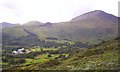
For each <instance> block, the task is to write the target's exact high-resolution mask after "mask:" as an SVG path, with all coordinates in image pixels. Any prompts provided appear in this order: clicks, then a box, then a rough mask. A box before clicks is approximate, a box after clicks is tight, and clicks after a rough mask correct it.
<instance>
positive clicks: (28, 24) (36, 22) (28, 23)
mask: <svg viewBox="0 0 120 72" xmlns="http://www.w3.org/2000/svg"><path fill="white" fill-rule="evenodd" d="M43 24H44V23H41V22H39V21H30V22H27V23H25V24H24V25H23V26H39V25H43Z"/></svg>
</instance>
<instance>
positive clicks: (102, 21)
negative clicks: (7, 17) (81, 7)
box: [3, 10, 118, 43]
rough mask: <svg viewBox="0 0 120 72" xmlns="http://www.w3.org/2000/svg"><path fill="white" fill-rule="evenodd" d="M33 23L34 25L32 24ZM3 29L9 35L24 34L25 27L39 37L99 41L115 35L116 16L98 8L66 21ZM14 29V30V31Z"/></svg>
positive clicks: (116, 32) (116, 30)
mask: <svg viewBox="0 0 120 72" xmlns="http://www.w3.org/2000/svg"><path fill="white" fill-rule="evenodd" d="M34 25H35V26H34ZM17 28H18V27H15V28H14V29H13V28H9V29H4V30H3V32H4V33H6V34H10V33H11V34H10V35H11V36H12V35H14V36H17V35H18V34H17V33H19V34H20V36H24V35H25V34H24V33H26V32H25V31H24V30H23V29H26V30H28V31H30V32H32V33H34V34H36V35H38V37H39V38H40V39H46V38H47V37H52V38H58V39H68V40H72V41H81V42H90V43H99V42H100V40H104V39H109V38H113V37H116V36H117V34H118V18H117V17H115V16H113V15H111V14H108V13H105V12H103V11H100V10H96V11H91V12H89V13H85V14H83V15H80V16H78V17H76V18H73V19H72V20H71V21H68V22H60V23H45V24H41V23H40V22H36V21H35V22H34V21H32V23H31V22H30V23H27V25H26V24H25V25H23V26H21V27H19V29H20V30H21V31H20V30H19V29H17ZM12 31H13V32H12ZM14 31H15V32H14Z"/></svg>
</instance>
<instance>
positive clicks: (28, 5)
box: [0, 0, 119, 23]
mask: <svg viewBox="0 0 120 72" xmlns="http://www.w3.org/2000/svg"><path fill="white" fill-rule="evenodd" d="M118 1H119V0H0V22H2V21H6V22H11V23H16V22H18V23H25V22H27V21H31V20H38V21H40V22H48V21H49V22H62V21H68V20H70V19H72V18H74V17H76V16H78V15H81V14H83V13H86V12H89V11H92V10H103V11H105V12H107V13H111V14H113V15H116V16H117V14H118V13H117V12H118V6H117V4H118Z"/></svg>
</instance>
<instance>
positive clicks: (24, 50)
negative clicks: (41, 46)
mask: <svg viewBox="0 0 120 72" xmlns="http://www.w3.org/2000/svg"><path fill="white" fill-rule="evenodd" d="M30 52H31V50H30V49H25V48H21V49H18V50H14V51H13V52H12V54H13V55H17V54H27V53H30Z"/></svg>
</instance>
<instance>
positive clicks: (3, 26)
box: [0, 22, 20, 28]
mask: <svg viewBox="0 0 120 72" xmlns="http://www.w3.org/2000/svg"><path fill="white" fill-rule="evenodd" d="M0 26H2V28H6V27H15V26H20V24H11V23H7V22H2V23H0Z"/></svg>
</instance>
